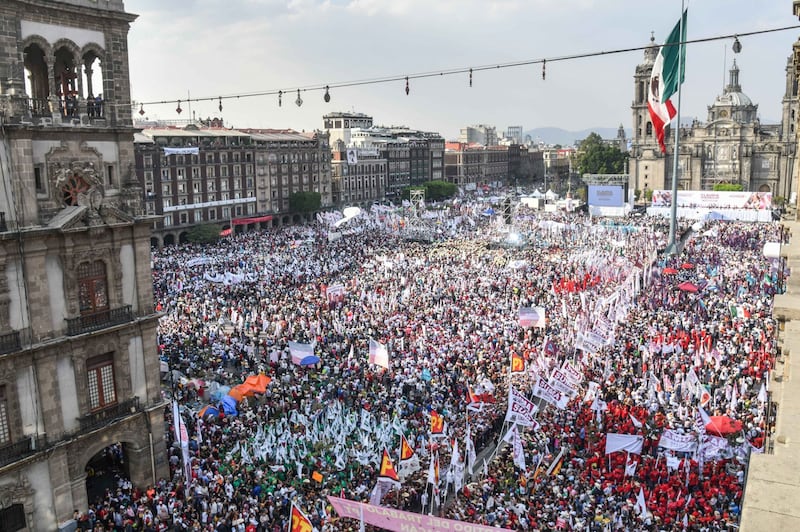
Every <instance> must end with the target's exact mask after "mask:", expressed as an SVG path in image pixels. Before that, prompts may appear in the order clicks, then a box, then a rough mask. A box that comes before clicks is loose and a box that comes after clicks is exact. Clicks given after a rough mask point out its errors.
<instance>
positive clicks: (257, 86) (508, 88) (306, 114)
mask: <svg viewBox="0 0 800 532" xmlns="http://www.w3.org/2000/svg"><path fill="white" fill-rule="evenodd" d="M687 5H688V8H689V15H688V38H689V39H697V38H703V37H712V36H717V35H726V34H734V33H744V32H748V31H753V30H760V29H768V28H777V27H784V26H792V25H797V24H798V23H799V22H798V20H797V18H795V17H793V16H792V2H791V0H693V1H691V2H688V1H687ZM125 7H126V10H127V11H129V12H131V13H135V14H138V15H139V18H138V19H137V20H136V21H135V22H134V23H133V24H132V28H131V32H130V35H129V43H128V44H129V53H130V65H131V97H132V98H133V99H134V100H135V101H140V102H142V101H143V102H148V101H156V100H172V101H173V102H174V100H177V99H179V98H180V99H182V100H185V99H186V98H187V94H191V96H192V97H193V98H197V97H216V96H218V95H223V96H225V95H234V94H243V93H248V92H260V91H269V90H277V89H282V90H284V91H288V92H287V94H284V97H283V106H282V107H278V104H277V97H276V96H261V97H254V98H245V99H239V100H230V99H229V100H223V111H222V113H220V112H219V110H218V109H217V106H218V102H216V101H214V102H213V103H209V102H203V103H193V104H192V111H195V113H196V115H197V116H198V117H206V116H219V115H220V114H221V115H222V117H223V118H224V119H225V122H226V124H228V125H232V126H234V127H238V128H244V127H254V128H255V127H263V128H293V129H296V130H298V131H299V130H311V129H319V128H321V127H322V115H323V114H325V113H327V112H330V111H353V110H355V111H358V112H363V113H367V114H370V115H372V116H373V117H374V118H375V122H376V123H377V124H385V125H392V124H393V125H401V124H402V125H407V126H409V127H414V128H419V129H426V130H434V131H439V132H440V133H442V135H444V136H445V137H446V138H455V137H457V135H458V130H459V128H460V127H462V126H464V125H468V124H476V123H486V124H491V125H494V126H496V127H497V129H498V132H500V131H503V130H505V128H506V127H508V126H510V125H521V126H523V127H524V129H525V130H528V129H531V128H534V127H546V126H552V127H561V128H564V129H569V130H578V129H585V128H592V127H616V126H618V125H619V124H620V123H622V124H623V125H624V126H625V127H626V128H630V127H631V120H632V119H631V110H630V105H631V102H632V100H633V74H634V71H635V68H636V65H637V64H639V63H641V62H642V59H643V52H641V51H635V52H629V53H623V54H617V55H611V56H604V57H595V58H588V59H579V60H572V61H566V62H558V63H555V62H551V63H548V65H547V79H546V80H545V81H542V77H541V66H540V65H533V66H523V67H516V68H508V69H501V70H491V71H486V72H478V73H475V74H474V77H473V86H472V88H470V87H469V83H468V75H467V74H461V75H456V76H445V77H435V78H430V79H424V80H412V81H411V93H410V95H409V96H406V94H405V90H404V89H405V84H404V82H402V81H398V82H392V83H387V84H381V85H369V86H363V87H353V88H341V89H335V90H331V101H330V103H325V102H323V99H322V92H307V93H304V94H303V95H302V98H303V100H304V103H303V105H302V107H300V108H298V107H297V106H296V105H295V104H294V100H295V98H296V89H297V88H298V87H302V86H308V85H325V84H332V83H336V82H343V81H352V80H360V79H367V78H375V77H381V76H392V75H406V74H413V73H419V72H428V71H438V70H442V69H451V68H458V67H465V68H469V67H471V66H478V65H487V64H495V63H505V62H512V61H522V60H529V59H541V58H553V57H557V56H565V55H570V54H576V53H584V52H596V51H602V50H613V49H622V48H631V47H637V46H643V45H645V44H647V43H648V42H649V39H650V32H651V31H653V32H655V39H656V42H657V43H661V42H663V40H664V39H665V38H666V36H667V34H668V33H669V31H670V30H671V28H672V26H673V25H674V24H675V23H676V22H677V20H678V18H679V16H680V7H681V2H680V0H227V1H220V0H180V1H174V0H126V1H125ZM798 36H800V29H792V30H787V31H783V32H777V33H770V34H764V35H756V36H749V37H742V38H741V39H740V41H741V43H742V51H741V53H740V54H738V56H736V59H737V62H738V64H739V67H740V69H741V74H740V83H741V85H742V89H743V92H744V93H745V94H747V95H748V96H749V97H750V98H751V99H752V100H753V102H754V103H757V104H758V105H759V115H760V117H761V119H762V120H765V121H777V120H779V119H780V109H781V99H782V97H783V94H784V91H785V79H786V78H785V69H786V60H787V58H788V57H789V55H790V54H791V47H792V43H793V42H794V41H795V40H796V39H797V38H798ZM731 44H732V40H723V41H713V42H709V43H702V44H693V45H690V46H689V47H688V49H687V67H686V82H685V83H684V85H683V99H682V109H681V116H682V117H683V119H682V121H686V120H691V118H692V117H697V118H699V119H701V120H705V119H706V116H707V110H706V107H707V106H708V105H710V104H711V103H712V102H713V101H714V98H715V97H716V96H717V95H718V94H719V93H721V92H722V88H723V84H724V83H727V76H728V74H727V70H728V68H729V67H730V63H731V61H732V60H733V52H732V50H731ZM726 51H727V52H726ZM726 54H727V65H725V58H726ZM723 76H724V77H723ZM175 107H176V106H175V104H174V103H171V104H169V105H147V106H145V111H146V116H147V117H148V118H151V119H155V118H160V119H174V118H187V117H188V116H189V113H188V105H187V104H186V103H185V101H184V103H183V104H182V108H183V110H184V112H183V113H182V114H181V115H180V116H179V115H178V114H177V113H176V112H175Z"/></svg>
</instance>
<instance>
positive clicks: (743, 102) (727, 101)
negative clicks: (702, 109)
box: [714, 91, 753, 107]
mask: <svg viewBox="0 0 800 532" xmlns="http://www.w3.org/2000/svg"><path fill="white" fill-rule="evenodd" d="M720 105H724V106H726V107H728V106H733V107H746V106H749V105H753V101H752V100H751V99H750V97H749V96H747V95H746V94H745V93H743V92H741V91H735V92H725V93H723V94H720V95H719V96H717V99H716V100H715V101H714V106H715V107H716V106H720Z"/></svg>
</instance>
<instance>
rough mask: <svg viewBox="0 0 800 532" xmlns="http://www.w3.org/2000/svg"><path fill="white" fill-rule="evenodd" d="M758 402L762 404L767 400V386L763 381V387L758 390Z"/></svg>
mask: <svg viewBox="0 0 800 532" xmlns="http://www.w3.org/2000/svg"><path fill="white" fill-rule="evenodd" d="M758 402H759V403H761V404H762V405H763V404H764V403H766V402H767V388H766V386H765V385H764V383H763V382H762V383H761V388H760V389H759V390H758Z"/></svg>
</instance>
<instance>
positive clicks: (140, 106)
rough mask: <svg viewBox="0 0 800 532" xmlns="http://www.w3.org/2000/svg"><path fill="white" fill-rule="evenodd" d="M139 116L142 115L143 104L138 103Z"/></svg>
mask: <svg viewBox="0 0 800 532" xmlns="http://www.w3.org/2000/svg"><path fill="white" fill-rule="evenodd" d="M139 116H144V104H143V103H140V104H139Z"/></svg>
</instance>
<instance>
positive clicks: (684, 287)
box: [678, 281, 697, 293]
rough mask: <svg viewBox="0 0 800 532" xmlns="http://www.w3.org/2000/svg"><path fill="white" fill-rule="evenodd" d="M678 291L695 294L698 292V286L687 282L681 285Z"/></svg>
mask: <svg viewBox="0 0 800 532" xmlns="http://www.w3.org/2000/svg"><path fill="white" fill-rule="evenodd" d="M678 290H683V291H684V292H692V293H695V292H697V285H694V284H692V283H690V282H689V281H686V282H685V283H681V284H679V285H678Z"/></svg>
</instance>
